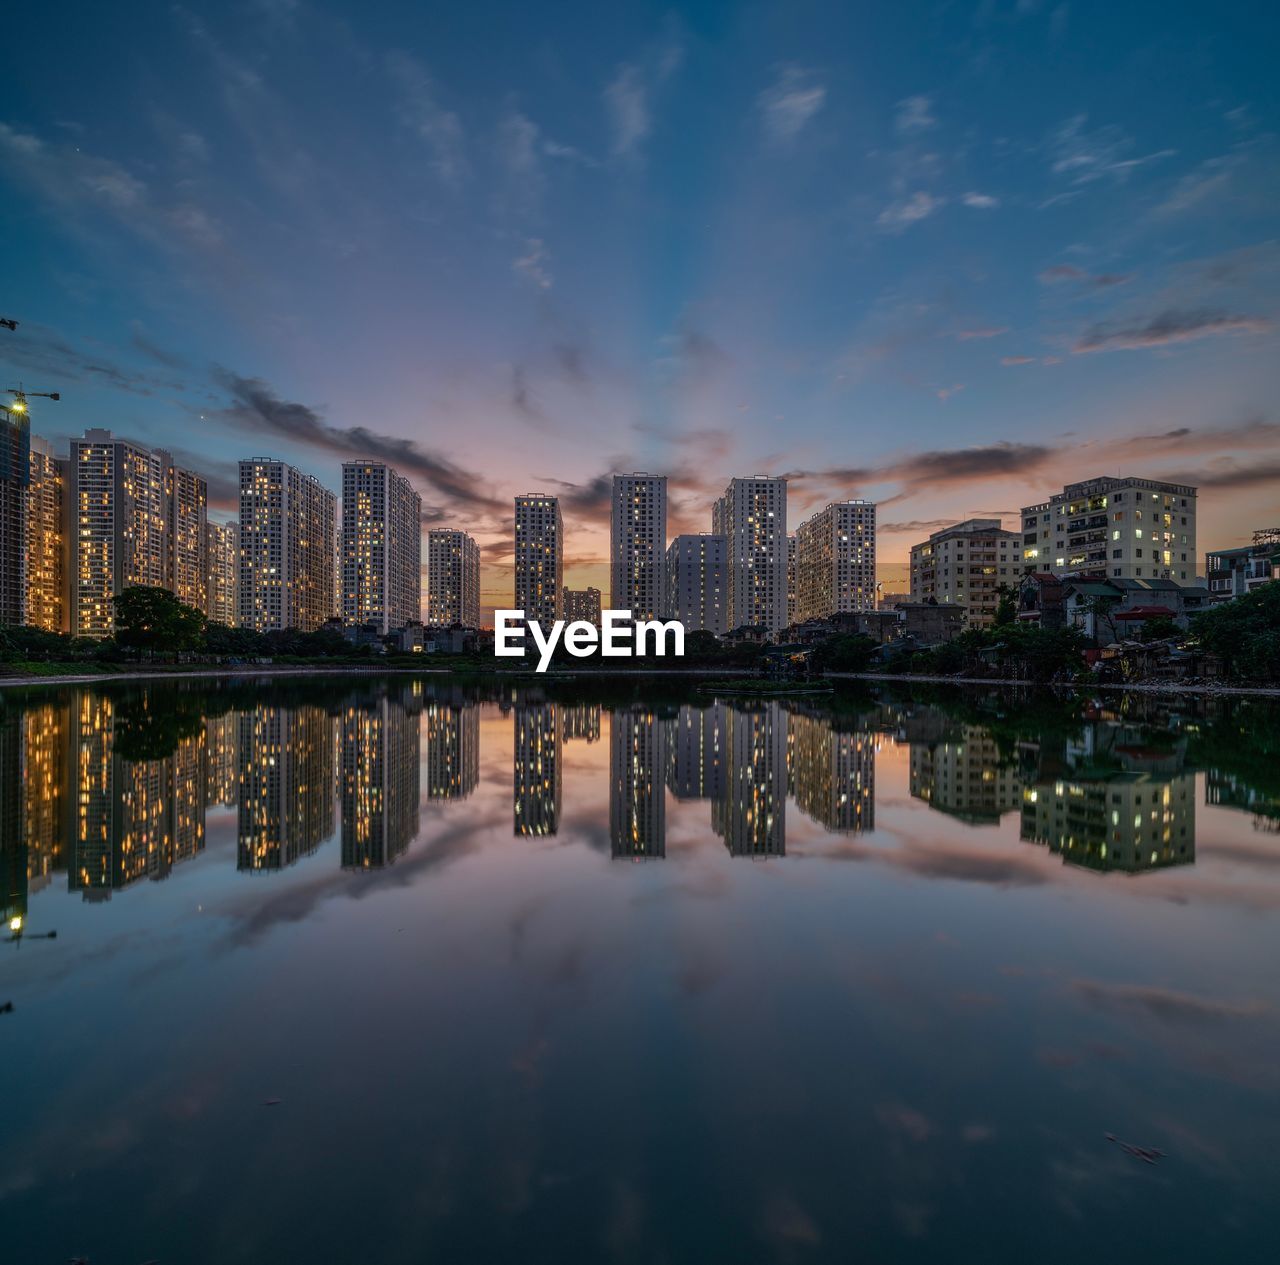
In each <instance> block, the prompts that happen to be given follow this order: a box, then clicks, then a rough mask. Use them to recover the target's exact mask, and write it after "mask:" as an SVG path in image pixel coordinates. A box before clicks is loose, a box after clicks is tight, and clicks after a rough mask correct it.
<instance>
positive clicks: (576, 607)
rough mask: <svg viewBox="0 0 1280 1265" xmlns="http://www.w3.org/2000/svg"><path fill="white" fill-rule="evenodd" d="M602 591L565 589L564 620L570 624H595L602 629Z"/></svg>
mask: <svg viewBox="0 0 1280 1265" xmlns="http://www.w3.org/2000/svg"><path fill="white" fill-rule="evenodd" d="M600 609H601V602H600V590H599V589H593V588H585V589H565V591H564V618H565V620H566V621H567V622H569V623H571V624H572V623H578V622H580V623H584V624H594V625H595V626H596V627H597V628H599V627H600Z"/></svg>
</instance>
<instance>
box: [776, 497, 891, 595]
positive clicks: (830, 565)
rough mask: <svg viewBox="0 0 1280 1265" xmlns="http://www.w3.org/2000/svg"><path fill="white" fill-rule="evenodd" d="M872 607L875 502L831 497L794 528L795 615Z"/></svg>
mask: <svg viewBox="0 0 1280 1265" xmlns="http://www.w3.org/2000/svg"><path fill="white" fill-rule="evenodd" d="M875 608H876V507H875V505H874V503H873V502H871V501H834V502H832V503H831V504H830V505H828V506H827V507H826V509H823V510H819V511H818V513H816V514H814V515H813V517H812V518H810V519H808V520H806V521H805V522H803V523H801V524H800V526H799V527H798V528H796V619H798V620H806V619H826V618H827V617H828V616H830V615H837V614H843V613H845V612H849V611H873V610H875Z"/></svg>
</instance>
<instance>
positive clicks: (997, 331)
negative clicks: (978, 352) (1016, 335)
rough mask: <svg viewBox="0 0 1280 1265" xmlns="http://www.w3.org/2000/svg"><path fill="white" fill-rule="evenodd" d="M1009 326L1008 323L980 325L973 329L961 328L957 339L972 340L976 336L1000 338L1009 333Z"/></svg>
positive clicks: (960, 340) (957, 333)
mask: <svg viewBox="0 0 1280 1265" xmlns="http://www.w3.org/2000/svg"><path fill="white" fill-rule="evenodd" d="M1008 332H1009V327H1008V326H1007V325H980V326H977V327H975V328H972V329H961V330H957V331H956V339H957V341H959V342H962V343H967V342H971V341H972V340H973V339H975V338H999V337H1000V335H1001V334H1007V333H1008Z"/></svg>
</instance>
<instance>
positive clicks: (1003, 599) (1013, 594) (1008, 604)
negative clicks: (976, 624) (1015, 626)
mask: <svg viewBox="0 0 1280 1265" xmlns="http://www.w3.org/2000/svg"><path fill="white" fill-rule="evenodd" d="M996 592H997V593H999V595H1000V600H999V601H998V602H997V603H996V613H995V615H994V616H993V618H992V623H993V624H994V625H995V627H997V628H1003V627H1004V625H1005V624H1012V623H1013V621H1014V620H1015V619H1017V617H1018V591H1017V589H1014V588H1011V587H1010V586H1009V585H1007V584H1002V585H1001V586H1000V587H999V588H998V589H997V590H996Z"/></svg>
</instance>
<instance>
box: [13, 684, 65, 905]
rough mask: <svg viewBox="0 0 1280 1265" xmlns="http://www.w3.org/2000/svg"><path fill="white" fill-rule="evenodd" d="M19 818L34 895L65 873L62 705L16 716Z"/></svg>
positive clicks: (46, 705) (33, 708) (45, 705)
mask: <svg viewBox="0 0 1280 1265" xmlns="http://www.w3.org/2000/svg"><path fill="white" fill-rule="evenodd" d="M22 728H23V735H22V737H23V769H22V804H23V807H22V817H23V833H24V835H25V837H26V842H27V874H28V877H29V878H30V880H31V887H32V890H33V891H34V890H35V889H36V888H37V887H42V886H44V884H45V883H47V882H48V881H49V878H50V876H51V875H52V874H53V873H54V872H55V871H58V870H65V869H66V868H67V846H66V842H67V837H68V832H69V830H70V828H71V821H72V818H71V812H72V803H71V763H70V754H71V709H70V706H69V705H68V704H66V703H42V704H40V705H38V706H34V705H33V706H30V707H28V708H27V709H26V711H24V712H23V715H22Z"/></svg>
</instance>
